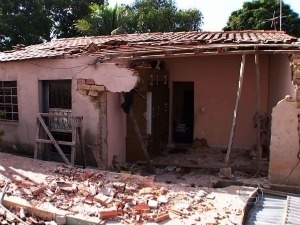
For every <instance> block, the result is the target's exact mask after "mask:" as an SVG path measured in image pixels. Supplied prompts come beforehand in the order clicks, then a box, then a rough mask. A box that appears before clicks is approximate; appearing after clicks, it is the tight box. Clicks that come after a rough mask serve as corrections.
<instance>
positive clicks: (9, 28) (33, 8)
mask: <svg viewBox="0 0 300 225" xmlns="http://www.w3.org/2000/svg"><path fill="white" fill-rule="evenodd" d="M41 3H42V0H31V1H27V0H10V1H7V0H5V1H3V2H2V3H1V6H0V32H1V33H0V43H1V44H0V48H1V50H7V49H11V47H12V46H14V45H17V44H24V45H29V44H34V43H41V42H43V41H45V40H50V31H51V26H52V25H51V20H50V19H49V18H48V17H47V15H46V12H45V9H44V8H43V5H42V4H41Z"/></svg>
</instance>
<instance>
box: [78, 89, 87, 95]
mask: <svg viewBox="0 0 300 225" xmlns="http://www.w3.org/2000/svg"><path fill="white" fill-rule="evenodd" d="M77 92H78V93H80V94H82V95H88V91H86V90H77Z"/></svg>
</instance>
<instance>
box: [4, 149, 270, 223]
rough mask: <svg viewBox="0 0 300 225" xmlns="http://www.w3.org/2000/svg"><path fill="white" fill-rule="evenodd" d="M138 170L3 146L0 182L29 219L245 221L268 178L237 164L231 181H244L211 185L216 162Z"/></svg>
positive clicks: (10, 202) (11, 204)
mask: <svg viewBox="0 0 300 225" xmlns="http://www.w3.org/2000/svg"><path fill="white" fill-rule="evenodd" d="M133 171H135V173H136V174H129V173H128V171H126V172H124V171H122V172H121V173H114V172H109V171H100V170H98V169H95V168H86V169H82V168H76V167H69V166H66V165H64V164H62V163H56V162H47V161H41V160H34V159H31V158H25V157H20V156H15V155H10V154H6V153H0V172H1V174H0V188H1V189H0V190H1V191H2V192H3V190H4V187H5V184H6V183H7V182H8V189H7V191H6V192H5V195H4V199H3V204H4V205H5V206H6V207H7V208H9V209H11V211H12V212H14V214H15V215H18V216H19V215H20V213H19V212H20V209H25V212H26V217H25V218H24V220H25V221H26V223H27V224H43V223H41V221H48V222H47V223H44V224H189V225H191V224H204V225H213V224H224V225H225V224H226V225H227V224H240V223H241V222H240V221H241V220H242V218H243V215H244V209H245V206H246V205H247V199H248V198H249V196H250V194H251V193H252V192H253V191H254V190H255V189H256V188H257V187H260V186H263V185H267V184H268V180H267V179H266V178H265V177H260V178H253V174H251V175H250V176H249V174H247V173H243V172H238V171H236V172H234V173H233V174H234V178H232V179H231V180H230V181H231V182H236V183H243V185H241V186H229V187H225V188H213V187H214V186H216V185H217V184H218V181H219V182H220V181H222V180H224V179H223V178H222V177H220V175H219V173H218V172H217V171H216V170H212V169H201V168H183V167H182V168H181V167H178V166H167V167H164V166H157V167H156V174H155V175H149V174H148V175H147V176H141V174H142V171H143V168H142V167H138V166H137V165H136V166H135V167H134V169H133ZM139 172H140V174H139ZM142 175H144V174H142ZM41 211H42V213H41ZM0 212H1V211H0ZM49 213H50V216H49ZM0 218H2V220H6V221H7V219H6V218H5V217H4V216H2V217H0ZM13 221H14V220H13ZM78 221H80V222H78ZM8 222H9V221H8ZM36 222H39V223H36ZM50 222H51V223H50ZM2 224H4V223H3V221H2ZM7 224H13V222H11V223H7Z"/></svg>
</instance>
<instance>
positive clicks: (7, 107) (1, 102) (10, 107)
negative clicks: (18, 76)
mask: <svg viewBox="0 0 300 225" xmlns="http://www.w3.org/2000/svg"><path fill="white" fill-rule="evenodd" d="M0 119H1V120H13V121H17V120H19V111H18V95H17V81H0Z"/></svg>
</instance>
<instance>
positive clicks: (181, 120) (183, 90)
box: [173, 82, 194, 143]
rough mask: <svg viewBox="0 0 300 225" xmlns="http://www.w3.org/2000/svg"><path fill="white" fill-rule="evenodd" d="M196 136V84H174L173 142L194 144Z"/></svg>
mask: <svg viewBox="0 0 300 225" xmlns="http://www.w3.org/2000/svg"><path fill="white" fill-rule="evenodd" d="M193 136H194V82H174V83H173V141H174V142H175V143H192V142H193Z"/></svg>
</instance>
